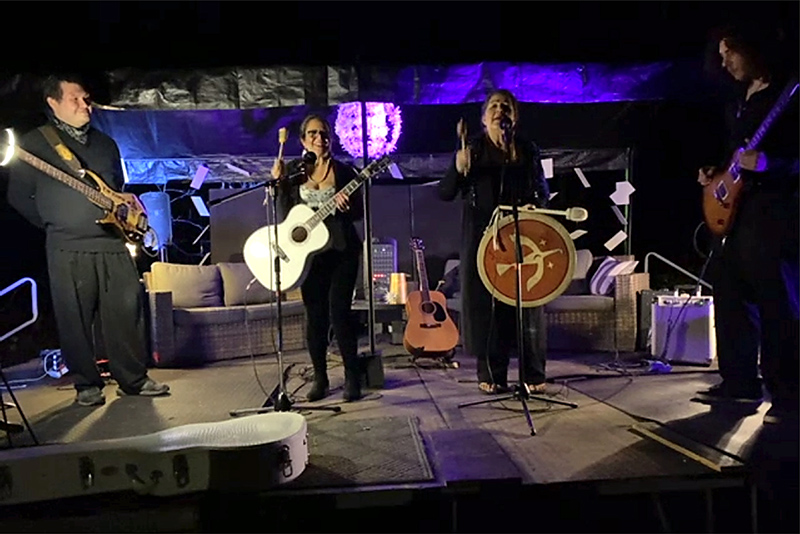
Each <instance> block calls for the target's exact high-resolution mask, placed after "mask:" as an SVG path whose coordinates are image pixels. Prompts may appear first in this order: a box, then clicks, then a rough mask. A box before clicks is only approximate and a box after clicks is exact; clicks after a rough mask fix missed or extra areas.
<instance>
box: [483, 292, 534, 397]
mask: <svg viewBox="0 0 800 534" xmlns="http://www.w3.org/2000/svg"><path fill="white" fill-rule="evenodd" d="M487 294H488V293H487ZM489 302H490V303H489V308H486V310H487V314H486V323H487V326H488V327H489V330H488V336H487V339H486V341H485V343H484V344H478V346H476V347H475V348H474V351H475V353H476V354H475V356H476V357H477V359H478V380H479V381H481V382H489V383H494V384H498V385H500V386H507V385H508V365H509V362H510V359H511V353H514V354H517V358H519V353H518V351H517V309H516V307H514V306H509V305H507V304H503V303H502V302H499V301H497V302H495V305H494V307H495V309H494V317H493V319H492V316H491V315H490V314H489V313H488V312H489V311H490V309H491V301H489ZM545 328H546V324H545V316H544V308H542V307H541V306H540V307H536V308H523V309H522V343H523V348H522V350H523V355H524V357H523V358H522V359H521V360H520V363H519V372H520V373H521V375H522V377H523V379H524V381H525V383H526V384H541V383H543V382H544V381H545V362H546V359H547V358H546V350H547V349H546V344H545V343H544V340H545V339H546V338H545V336H546V330H545Z"/></svg>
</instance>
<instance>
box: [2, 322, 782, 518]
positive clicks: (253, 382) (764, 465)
mask: <svg viewBox="0 0 800 534" xmlns="http://www.w3.org/2000/svg"><path fill="white" fill-rule="evenodd" d="M386 341H388V340H386V339H380V338H379V343H378V345H377V348H378V350H379V352H380V354H381V357H382V361H383V368H384V373H385V383H384V387H383V388H381V389H368V390H366V391H365V393H366V397H365V399H363V400H361V401H358V402H353V403H343V402H342V400H341V386H342V383H343V369H342V366H341V360H340V359H339V358H338V356H337V355H336V354H335V353H332V354H330V355H329V366H330V368H331V371H330V376H331V381H332V388H333V391H332V393H331V395H330V396H329V397H328V398H326V399H324V400H322V401H319V402H318V403H316V404H317V405H339V406H341V408H342V410H341V412H340V413H332V412H327V411H303V410H301V411H300V412H299V413H301V414H302V415H304V416H305V417H306V420H307V422H308V425H309V439H310V443H309V454H310V462H309V466H308V468H307V470H306V471H305V472H304V473H303V474H302V475H301V476H300V477H299V478H298V479H297V480H296V481H294V482H293V483H290V484H286V485H284V486H280V487H277V488H274V489H272V490H270V491H268V492H264V493H262V494H259V495H247V494H237V495H231V494H218V493H215V494H213V495H212V494H201V495H184V496H180V497H174V498H172V497H170V498H154V497H143V496H139V495H136V494H134V493H133V492H131V493H129V494H128V493H124V494H114V495H104V496H102V497H93V498H91V499H89V498H80V497H76V498H75V499H70V500H67V501H64V502H46V503H33V504H28V505H23V506H18V507H8V506H2V504H0V512H2V514H3V520H2V521H0V525H1V526H0V529H2V530H3V531H8V532H12V531H26V532H29V531H48V532H56V531H78V530H80V531H83V532H86V531H112V530H113V531H117V532H123V531H149V532H157V531H163V532H167V531H169V532H202V531H205V532H208V531H223V530H224V531H226V532H231V531H259V532H265V531H276V532H290V531H292V532H294V531H302V532H340V531H341V532H345V531H347V532H362V531H369V532H399V531H403V532H478V531H482V532H490V531H491V532H498V531H499V532H511V531H513V532H540V531H541V532H612V531H615V532H634V531H635V532H658V531H662V532H689V531H691V532H698V531H708V532H711V531H717V532H733V531H741V532H755V531H761V532H763V531H767V530H771V529H774V530H780V529H781V527H780V526H776V525H778V523H776V521H777V517H778V516H779V515H780V516H781V517H782V518H783V519H782V520H783V521H790V523H789V524H792V523H791V521H796V517H797V510H796V502H797V501H796V500H795V507H794V509H793V512H792V513H793V514H794V515H793V516H792V515H791V514H789V515H786V511H785V510H781V509H779V506H780V502H781V499H783V498H785V495H784V493H781V491H783V490H786V488H787V487H788V488H789V490H790V491H794V492H795V493H790V495H796V487H797V484H796V483H797V429H796V426H794V427H793V428H790V429H786V428H784V427H777V428H776V427H767V426H762V422H761V418H762V417H763V413H764V412H765V411H766V409H767V408H768V406H769V403H768V402H765V403H764V404H762V405H761V406H760V407H758V408H757V409H756V410H752V411H750V412H746V411H741V410H730V409H722V410H720V409H716V408H714V409H712V407H709V406H707V405H703V404H700V403H698V402H694V401H692V400H691V398H692V395H693V394H694V393H695V392H696V391H697V390H699V389H702V388H705V387H708V385H711V384H713V383H715V382H716V381H717V380H718V378H717V375H716V373H715V372H714V369H713V368H712V369H706V368H697V367H677V366H676V367H674V368H673V369H672V372H670V373H667V374H651V373H648V367H647V366H646V365H642V364H641V361H642V360H641V357H637V356H636V355H616V356H615V355H614V354H552V355H550V357H549V359H548V369H547V372H548V377H549V383H548V391H547V392H546V393H545V394H543V395H541V396H540V398H535V399H530V400H529V402H528V406H529V408H530V413H531V416H532V421H533V424H534V427H535V429H536V435H535V436H531V435H530V432H529V427H528V424H527V422H526V418H525V414H524V410H523V409H522V404H521V403H520V402H519V401H518V400H515V399H508V400H504V401H501V402H496V403H489V404H481V405H475V406H461V405H463V404H464V403H469V402H471V401H480V400H488V399H490V398H492V397H490V396H486V395H483V394H482V393H481V392H480V391H479V390H478V387H477V380H476V377H475V362H474V361H471V360H470V359H468V358H466V357H463V356H462V355H460V354H459V353H458V352H457V353H456V355H455V360H454V361H456V362H457V364H458V365H457V367H456V368H448V367H443V366H438V365H437V362H433V361H428V360H419V361H417V362H416V364H414V363H412V362H411V361H410V359H409V356H408V355H407V354H406V353H405V352H404V351H403V349H402V347H398V346H396V345H391V344H389V343H387V342H386ZM284 364H285V368H286V369H287V376H288V381H287V389H288V390H289V392H290V393H292V394H293V395H294V397H295V399H296V402H297V404H298V406H299V405H300V403H301V402H302V400H303V396H304V394H305V392H306V391H307V388H308V387H309V385H308V375H309V374H310V366H309V362H308V356H307V354H306V353H304V352H294V353H287V354H285V357H284ZM5 371H6V376H7V378H8V380H10V381H11V382H12V384H14V385H15V389H14V393H15V395H16V398H17V400H18V402H19V404H20V407H21V408H22V411H23V412H24V413H25V415H26V416H27V418H28V420H29V421H30V422H31V424H32V427H33V429H34V433H35V434H36V437H37V438H38V440H39V442H40V443H43V444H46V443H70V442H77V441H92V440H102V439H110V438H119V437H128V436H135V435H142V434H147V433H151V432H156V431H159V430H163V429H166V428H171V427H175V426H178V425H184V424H189V423H198V422H213V421H223V420H228V419H230V417H231V416H230V413H229V412H230V411H231V410H238V409H244V408H254V407H259V406H260V405H261V403H262V402H263V401H264V400H265V399H266V398H267V395H268V394H269V393H270V392H271V391H272V389H273V387H274V386H275V385H276V384H277V380H278V364H277V360H276V358H275V357H274V356H272V357H268V358H257V359H254V360H251V359H244V360H241V361H231V362H222V363H219V364H216V365H213V366H207V367H204V368H199V369H173V370H170V369H154V370H152V371H151V376H153V377H154V378H156V379H157V380H160V381H165V382H168V383H169V384H170V386H171V388H172V394H171V395H170V396H169V397H166V398H155V399H147V398H131V397H123V398H120V397H117V396H116V395H115V393H114V391H115V389H116V386H115V385H114V384H113V383H111V384H109V387H108V388H106V397H107V403H106V405H105V406H102V407H96V408H86V407H80V406H77V405H75V404H74V403H73V398H74V391H73V390H72V389H71V387H70V385H69V382H67V381H66V380H65V379H60V380H54V379H52V378H50V377H48V376H46V377H44V378H42V377H41V375H42V374H43V372H42V363H41V361H39V360H34V361H32V362H30V363H29V364H26V365H22V366H18V367H15V368H11V369H6V370H5ZM515 377H516V362H515V361H512V365H511V371H510V376H509V379H510V380H514V379H515ZM259 382H260V384H261V385H259ZM4 399H5V400H6V401H8V400H9V396H8V394H7V393H6V392H4ZM540 399H544V400H540ZM548 399H554V400H559V401H565V402H569V403H575V404H576V405H577V408H571V407H568V406H564V405H559V404H553V403H550V402H546V401H547V400H548ZM9 420H11V421H16V422H19V421H20V417H19V412H18V411H17V410H15V409H10V410H9ZM12 440H13V441H12V445H13V446H14V447H25V446H33V445H32V441H31V438H30V435H29V434H28V433H27V432H24V433H18V434H14V435H13V436H12ZM5 445H6V447H8V443H7V442H6V443H5ZM415 449H418V450H415ZM792 451H793V452H792ZM0 454H2V453H1V452H0ZM792 469H793V470H792ZM776 477H777V479H778V482H775V480H776ZM295 482H296V484H295ZM757 488H758V489H757ZM782 524H783V523H781V525H782ZM794 524H795V525H796V523H794Z"/></svg>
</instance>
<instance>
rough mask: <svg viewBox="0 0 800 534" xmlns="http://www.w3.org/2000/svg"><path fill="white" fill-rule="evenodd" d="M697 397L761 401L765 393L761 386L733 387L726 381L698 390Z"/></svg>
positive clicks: (725, 400)
mask: <svg viewBox="0 0 800 534" xmlns="http://www.w3.org/2000/svg"><path fill="white" fill-rule="evenodd" d="M697 398H699V399H701V400H704V401H707V402H715V401H716V402H752V403H756V402H761V401H763V400H764V395H763V393H762V392H761V387H751V388H741V389H733V388H729V387H728V386H727V384H725V382H722V383H720V384H717V385H716V386H712V387H710V388H708V389H707V390H705V391H698V392H697Z"/></svg>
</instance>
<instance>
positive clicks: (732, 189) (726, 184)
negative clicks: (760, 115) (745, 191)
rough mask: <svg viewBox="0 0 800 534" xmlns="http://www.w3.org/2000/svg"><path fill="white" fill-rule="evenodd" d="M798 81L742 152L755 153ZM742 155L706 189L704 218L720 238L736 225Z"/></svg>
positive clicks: (790, 84) (779, 99)
mask: <svg viewBox="0 0 800 534" xmlns="http://www.w3.org/2000/svg"><path fill="white" fill-rule="evenodd" d="M797 87H798V83H797V78H793V79H792V80H790V81H789V83H788V84H787V85H786V88H785V89H784V90H783V93H781V96H780V97H779V98H778V100H777V101H776V102H775V105H774V106H772V110H770V112H769V114H768V115H767V116H766V118H764V121H763V122H762V123H761V126H759V127H758V130H756V133H755V134H753V137H752V138H750V140H749V141H747V145H746V146H745V147H743V148H742V150H743V151H744V150H754V149H755V148H756V147H758V144H759V143H760V142H761V140H762V139H763V137H764V136H765V135H766V134H767V130H769V128H770V126H772V124H773V123H774V122H775V120H776V119H777V118H778V117H779V116H780V114H781V113H783V110H784V109H786V106H787V105H788V104H789V101H790V100H791V98H792V96H793V95H794V93H795V92H796V91H797ZM738 155H739V153H738V152H737V153H736V154H734V155H733V158H732V159H731V162H730V164H729V165H728V167H727V168H726V169H725V170H724V171H722V172H718V173H716V174H715V175H714V176H713V177H712V178H711V182H710V183H709V184H708V185H706V186H705V187H704V188H703V215H704V218H705V221H706V225H707V226H708V229H709V231H711V233H713V234H714V235H716V236H718V237H724V236H727V235H728V233H730V230H731V226H733V221H734V218H735V217H736V211H737V209H738V207H739V202H740V200H741V196H742V187H743V186H744V183H743V180H742V179H741V178H742V169H741V167H739V158H738Z"/></svg>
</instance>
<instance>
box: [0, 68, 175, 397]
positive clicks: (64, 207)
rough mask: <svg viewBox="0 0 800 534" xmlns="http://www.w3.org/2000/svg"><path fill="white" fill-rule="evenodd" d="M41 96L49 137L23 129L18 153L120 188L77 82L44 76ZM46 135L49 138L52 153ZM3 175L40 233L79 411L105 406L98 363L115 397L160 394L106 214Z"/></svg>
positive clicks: (78, 198) (14, 171) (53, 185)
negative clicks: (100, 346)
mask: <svg viewBox="0 0 800 534" xmlns="http://www.w3.org/2000/svg"><path fill="white" fill-rule="evenodd" d="M43 89H44V91H43V92H44V95H43V96H44V100H45V102H46V104H47V106H46V108H45V110H46V113H47V115H48V118H49V120H48V122H47V124H46V125H45V126H46V127H49V129H48V130H49V133H48V134H45V132H44V131H43V130H41V129H38V128H37V129H35V130H33V131H31V132H28V133H27V134H26V135H24V136H23V137H22V139H21V140H20V143H19V144H20V146H21V147H22V148H23V149H24V150H25V151H27V152H28V153H30V154H32V155H34V156H36V157H37V158H39V159H41V160H43V161H45V162H46V163H48V164H50V165H52V166H54V167H56V168H58V169H60V170H62V171H64V172H66V173H68V174H71V175H75V174H76V173H75V172H74V171H73V170H72V169H71V168H70V165H69V164H68V163H67V160H65V159H64V157H67V158H68V159H69V158H70V156H72V157H74V158H75V159H77V160H78V161H79V162H80V165H81V167H82V168H83V169H88V170H91V171H92V172H94V173H95V174H96V175H97V176H99V177H101V178H102V179H103V180H104V181H105V182H106V185H107V186H108V187H109V188H111V189H113V190H116V191H120V190H121V189H122V186H123V184H124V179H123V174H122V167H121V162H120V154H119V149H118V147H117V145H116V143H115V142H114V140H113V139H111V138H110V137H108V136H107V135H105V134H103V133H102V132H100V131H99V130H96V129H94V128H92V127H91V124H90V120H91V111H92V109H91V104H90V103H89V100H88V97H89V95H88V94H87V93H86V91H85V90H84V88H83V86H82V85H81V83H80V82H79V81H78V79H77V78H76V77H74V76H50V77H48V78H47V79H46V80H45V82H44V87H43ZM46 135H50V136H52V140H53V141H54V142H55V146H54V145H53V144H51V143H50V141H49V140H48V139H47V137H46ZM56 147H59V148H58V149H56ZM10 171H11V172H10V179H9V184H8V201H9V204H11V206H13V207H14V208H15V209H16V210H17V211H19V212H20V213H21V214H22V215H23V216H24V217H25V218H26V219H27V220H28V221H29V222H31V223H32V224H34V225H36V226H38V227H39V228H42V229H44V230H45V232H46V236H47V237H46V249H47V266H48V275H49V283H50V292H51V296H52V301H53V309H54V312H55V318H56V325H57V327H58V333H59V341H60V345H61V353H62V355H63V356H64V359H65V360H66V363H67V367H68V368H69V374H70V375H71V377H72V379H73V383H74V385H75V389H76V390H77V396H76V399H75V400H76V402H77V403H78V404H81V405H84V406H93V405H100V404H103V403H104V402H105V396H104V395H103V392H102V389H103V387H104V385H105V382H104V380H103V378H102V377H101V375H100V372H99V371H98V369H97V364H96V362H97V359H98V358H100V357H103V358H105V357H106V356H107V357H108V360H109V367H110V370H111V374H112V376H113V377H114V379H115V380H116V381H117V383H118V385H119V389H118V393H119V394H123V395H145V396H156V395H163V394H165V393H167V392H168V390H169V387H168V386H167V385H166V384H159V383H156V382H155V381H153V380H152V379H151V378H149V377H148V376H147V369H146V362H147V361H148V355H147V343H146V337H145V335H146V333H145V316H144V300H143V294H142V290H141V286H140V284H139V272H138V270H137V268H136V265H135V264H134V262H133V259H132V258H131V255H130V252H128V250H127V248H126V247H125V240H124V239H123V238H122V237H121V236H120V235H119V233H118V232H116V231H115V229H113V228H111V227H109V226H103V225H100V224H97V221H98V220H99V219H102V218H103V217H104V216H105V213H104V212H103V210H102V209H101V208H99V207H98V206H96V205H95V204H93V203H92V202H90V200H89V199H88V198H87V197H86V196H84V195H83V194H82V193H80V192H78V191H76V190H75V189H71V188H70V187H68V186H67V185H65V184H63V183H61V182H59V181H58V180H54V179H53V178H52V177H51V176H48V175H46V174H45V173H43V172H41V171H40V170H38V169H36V168H34V167H33V166H31V165H28V164H27V163H26V162H23V161H16V162H14V163H13V164H12V165H11V168H10ZM87 179H88V177H87ZM87 183H89V184H90V185H91V182H87ZM96 321H100V325H101V326H102V337H103V341H104V343H105V349H106V351H107V354H103V355H99V354H96V348H95V343H94V336H93V327H94V325H95V323H96Z"/></svg>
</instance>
